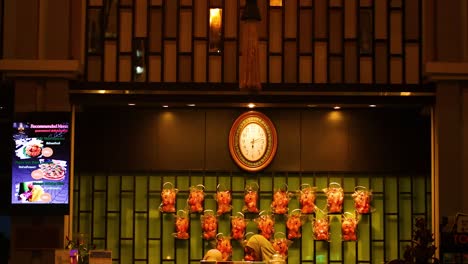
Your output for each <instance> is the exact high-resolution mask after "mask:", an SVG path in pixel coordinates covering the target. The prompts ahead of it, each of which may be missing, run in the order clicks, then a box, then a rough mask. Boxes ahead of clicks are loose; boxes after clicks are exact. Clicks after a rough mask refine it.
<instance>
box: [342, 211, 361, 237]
mask: <svg viewBox="0 0 468 264" xmlns="http://www.w3.org/2000/svg"><path fill="white" fill-rule="evenodd" d="M358 222H359V220H358V219H357V217H355V216H354V215H353V214H351V213H347V212H346V213H345V214H343V217H342V219H341V236H342V238H343V241H356V240H357V225H358Z"/></svg>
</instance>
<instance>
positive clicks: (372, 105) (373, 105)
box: [369, 104, 377, 107]
mask: <svg viewBox="0 0 468 264" xmlns="http://www.w3.org/2000/svg"><path fill="white" fill-rule="evenodd" d="M369 107H377V105H375V104H371V105H369Z"/></svg>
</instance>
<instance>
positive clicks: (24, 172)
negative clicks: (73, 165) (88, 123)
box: [11, 113, 70, 207]
mask: <svg viewBox="0 0 468 264" xmlns="http://www.w3.org/2000/svg"><path fill="white" fill-rule="evenodd" d="M43 115H45V116H43V118H31V120H22V121H16V120H15V122H13V134H12V139H13V141H14V150H13V153H12V182H11V203H12V204H13V205H15V204H18V205H24V204H56V205H67V207H68V203H69V170H70V122H69V119H68V118H63V117H62V118H57V117H55V118H51V116H47V113H43Z"/></svg>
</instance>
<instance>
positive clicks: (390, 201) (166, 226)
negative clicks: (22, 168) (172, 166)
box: [74, 172, 431, 264]
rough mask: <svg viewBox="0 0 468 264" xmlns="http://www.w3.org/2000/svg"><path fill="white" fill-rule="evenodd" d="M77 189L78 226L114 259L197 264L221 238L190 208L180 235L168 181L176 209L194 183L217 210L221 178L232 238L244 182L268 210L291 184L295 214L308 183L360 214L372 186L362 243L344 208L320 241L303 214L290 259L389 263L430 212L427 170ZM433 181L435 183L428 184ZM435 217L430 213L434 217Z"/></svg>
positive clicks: (116, 183)
mask: <svg viewBox="0 0 468 264" xmlns="http://www.w3.org/2000/svg"><path fill="white" fill-rule="evenodd" d="M76 180H77V181H76V183H75V190H74V193H75V194H76V197H78V199H76V200H75V201H74V204H75V217H74V219H75V225H74V230H77V231H78V230H79V231H80V232H84V233H89V234H91V239H92V240H93V243H94V244H96V245H97V246H98V247H99V248H107V249H110V250H112V252H113V259H114V261H113V262H114V263H119V264H121V263H162V262H164V263H167V264H169V263H177V264H179V263H198V261H199V260H200V259H201V258H202V257H203V255H204V253H205V252H206V251H207V250H209V249H211V248H213V247H214V246H215V240H210V241H206V240H204V239H203V238H202V230H201V220H200V216H201V215H202V214H200V213H191V214H189V216H190V238H189V239H187V240H179V239H175V238H174V235H173V233H174V231H175V214H172V213H161V212H159V205H160V203H161V196H160V195H161V194H160V192H161V189H162V188H163V184H164V183H165V182H171V183H173V186H174V187H175V188H177V189H178V190H179V192H178V193H177V198H176V208H177V209H178V210H182V209H186V208H187V198H188V194H189V189H190V186H194V185H197V184H203V185H204V186H205V202H204V208H205V209H206V210H213V211H216V209H217V204H216V200H215V194H216V190H217V186H218V184H222V185H224V186H225V187H226V188H227V189H229V190H231V191H232V198H233V201H232V206H233V209H232V212H230V213H228V214H224V215H221V216H217V219H218V230H217V232H218V233H222V234H223V235H225V236H230V231H231V221H230V220H231V216H232V215H236V214H237V213H238V212H241V211H242V208H243V206H244V190H245V186H246V185H255V184H258V186H259V191H260V194H259V197H260V201H259V208H260V210H265V211H269V210H270V208H271V202H272V197H273V193H274V191H275V190H277V189H278V188H281V187H284V186H285V184H286V185H287V186H288V191H289V192H290V194H291V200H290V201H289V212H291V211H292V210H294V209H299V201H298V197H297V190H299V189H300V187H301V184H304V183H308V184H310V185H311V186H314V187H316V188H317V193H316V194H317V200H316V205H317V207H318V208H319V209H320V210H324V212H325V210H326V205H327V201H326V196H325V193H324V192H323V189H324V188H327V187H328V186H329V184H330V183H331V182H337V183H339V184H340V185H341V186H342V187H343V189H344V191H345V198H344V207H343V212H349V213H354V200H353V198H352V196H351V195H352V193H353V192H354V188H355V186H358V185H361V186H365V187H367V188H369V189H370V190H372V192H373V201H372V208H373V210H372V213H371V214H367V215H361V216H360V222H359V224H358V241H356V242H354V241H351V242H343V241H342V240H341V220H342V217H343V216H342V215H341V214H332V215H329V216H328V217H329V219H330V221H331V222H330V232H331V239H330V241H328V242H324V241H315V240H314V239H313V235H312V221H313V219H314V216H315V214H311V215H304V216H303V219H304V223H303V226H302V228H301V234H302V237H301V238H299V239H296V240H294V241H293V243H292V244H291V245H290V248H289V257H288V263H307V262H309V263H330V262H331V263H333V262H337V263H360V262H365V263H379V264H380V263H383V262H386V261H389V260H391V259H395V258H398V257H399V256H400V257H401V255H402V253H403V250H404V249H403V248H404V246H405V245H406V244H407V243H408V242H409V241H410V239H411V232H412V228H413V227H412V225H413V223H414V219H415V218H416V217H419V216H428V215H430V213H431V212H430V210H431V208H430V206H431V205H430V197H431V194H430V178H429V175H424V174H421V175H407V174H394V175H386V174H385V175H384V174H379V173H373V174H366V173H362V174H351V173H349V174H347V173H338V174H330V173H313V172H311V173H308V172H301V173H299V172H293V173H289V172H271V173H258V174H245V173H230V172H177V173H162V172H157V173H148V172H147V173H144V174H135V175H129V174H127V175H118V174H113V175H80V176H79V177H77V179H76ZM428 186H429V187H428ZM245 216H246V219H248V224H247V230H246V231H247V232H252V233H258V232H259V231H258V228H257V224H256V222H255V221H254V220H255V218H256V217H258V214H253V213H246V214H245ZM274 219H275V226H274V228H275V231H276V232H277V233H278V232H283V233H284V234H286V232H287V230H286V220H287V215H274ZM428 221H430V219H428ZM231 243H232V246H233V259H234V260H240V259H242V258H243V248H242V245H241V243H240V242H239V241H234V240H233V241H231Z"/></svg>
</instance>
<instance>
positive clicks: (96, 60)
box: [87, 55, 102, 82]
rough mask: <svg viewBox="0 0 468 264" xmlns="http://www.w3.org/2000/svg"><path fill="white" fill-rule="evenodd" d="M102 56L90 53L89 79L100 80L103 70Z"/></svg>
mask: <svg viewBox="0 0 468 264" xmlns="http://www.w3.org/2000/svg"><path fill="white" fill-rule="evenodd" d="M101 66H102V60H101V56H92V55H88V69H87V80H88V81H90V82H100V81H102V79H101V70H102V67H101Z"/></svg>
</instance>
